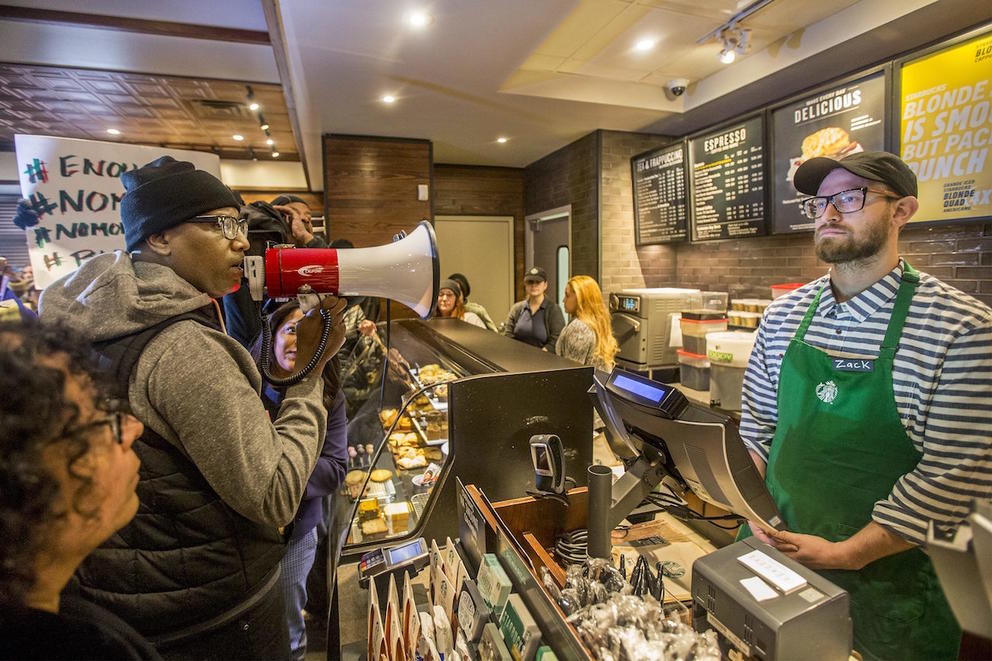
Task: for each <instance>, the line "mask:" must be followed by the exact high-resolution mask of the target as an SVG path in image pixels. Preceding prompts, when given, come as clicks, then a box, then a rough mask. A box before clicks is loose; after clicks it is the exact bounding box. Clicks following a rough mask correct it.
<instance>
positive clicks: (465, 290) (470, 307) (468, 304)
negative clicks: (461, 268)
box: [448, 273, 499, 333]
mask: <svg viewBox="0 0 992 661" xmlns="http://www.w3.org/2000/svg"><path fill="white" fill-rule="evenodd" d="M448 280H454V281H455V282H457V283H458V286H459V287H461V288H462V298H463V299H464V301H463V302H464V303H465V312H472V313H473V314H475V315H476V316H477V317H479V319H482V323H484V324H485V325H486V328H488V329H489V330H491V331H493V332H494V333H497V332H499V329H498V328H496V323H495V322H494V321H493V319H492V317H490V316H489V312H488V311H487V310H486V308H485V307H484V306H482V305H480V304H479V303H473V302H472V301H470V300H468V296H469V294H470V293H471V291H472V288H471V287H470V286H469V284H468V278H466V277H465V276H464V275H462V274H461V273H452V274H451V275H449V276H448Z"/></svg>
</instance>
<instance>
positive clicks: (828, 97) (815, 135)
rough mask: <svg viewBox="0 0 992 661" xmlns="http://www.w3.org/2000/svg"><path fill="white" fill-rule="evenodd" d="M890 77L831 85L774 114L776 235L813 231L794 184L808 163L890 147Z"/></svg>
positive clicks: (877, 76) (773, 165)
mask: <svg viewBox="0 0 992 661" xmlns="http://www.w3.org/2000/svg"><path fill="white" fill-rule="evenodd" d="M884 120H885V73H884V72H881V71H880V72H878V73H877V74H873V75H871V76H868V77H865V78H861V79H858V80H854V81H851V82H848V83H845V84H843V85H838V86H835V87H830V88H827V89H824V90H821V91H819V92H817V93H816V94H812V95H810V96H807V97H805V98H803V99H800V100H799V101H796V102H794V103H791V104H789V105H787V106H783V107H781V108H778V109H777V110H774V111H773V112H772V159H773V160H772V232H773V233H774V234H787V233H790V232H802V231H805V230H812V229H813V221H811V220H808V219H807V218H806V217H805V216H804V215H803V214H802V211H801V210H800V208H799V200H800V199H802V198H803V197H806V195H804V194H800V193H798V192H797V191H796V189H795V187H794V186H793V185H792V176H793V175H794V174H795V172H796V169H798V168H799V166H800V165H802V164H803V162H805V161H807V160H809V159H811V158H815V157H817V156H827V157H830V158H837V159H840V158H843V157H844V156H847V155H848V154H855V153H857V152H861V151H881V150H883V149H884V148H885V131H886V126H885V121H884Z"/></svg>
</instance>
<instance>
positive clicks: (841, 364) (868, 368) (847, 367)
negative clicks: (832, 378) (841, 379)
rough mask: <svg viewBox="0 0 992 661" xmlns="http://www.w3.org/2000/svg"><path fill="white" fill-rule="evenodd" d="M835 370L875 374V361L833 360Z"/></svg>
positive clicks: (858, 359) (859, 359)
mask: <svg viewBox="0 0 992 661" xmlns="http://www.w3.org/2000/svg"><path fill="white" fill-rule="evenodd" d="M831 360H833V362H834V369H835V370H839V371H841V372H874V371H875V361H874V360H864V359H861V358H857V359H852V358H832V359H831Z"/></svg>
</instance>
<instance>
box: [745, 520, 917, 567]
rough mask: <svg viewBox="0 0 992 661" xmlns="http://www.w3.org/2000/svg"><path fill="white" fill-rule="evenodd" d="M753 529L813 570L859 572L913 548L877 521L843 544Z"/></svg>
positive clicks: (757, 535)
mask: <svg viewBox="0 0 992 661" xmlns="http://www.w3.org/2000/svg"><path fill="white" fill-rule="evenodd" d="M751 530H752V532H753V533H754V536H755V537H757V538H758V539H759V540H761V541H762V542H765V543H766V544H768V545H770V546H773V547H775V548H776V549H778V550H779V551H781V552H782V553H784V554H785V555H787V556H789V557H790V558H792V559H793V560H795V561H796V562H801V563H802V564H804V565H805V566H807V567H809V568H810V569H851V570H858V569H862V568H864V567H865V565H867V564H869V563H871V562H874V561H875V560H878V559H879V558H884V557H886V556H889V555H893V554H895V553H899V552H901V551H905V550H907V549H910V548H912V547H913V545H912V544H911V543H909V542H907V541H906V540H905V539H903V538H902V537H899V536H898V535H896V534H895V533H893V532H890V531H889V530H887V529H886V528H883V527H882V526H880V525H878V524H877V523H875V522H874V521H872V522H870V523H868V525H866V526H865V527H864V528H862V529H861V530H859V531H858V532H857V533H855V534H854V535H852V536H851V537H849V538H848V539H845V540H843V541H840V542H830V541H827V540H826V539H824V538H823V537H818V536H816V535H804V534H802V533H797V532H789V531H787V530H782V531H775V533H774V535H769V534H768V533H765V532H764V531H762V530H761V529H760V528H757V527H756V525H755V524H752V527H751Z"/></svg>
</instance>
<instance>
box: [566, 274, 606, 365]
mask: <svg viewBox="0 0 992 661" xmlns="http://www.w3.org/2000/svg"><path fill="white" fill-rule="evenodd" d="M562 304H563V305H564V306H565V312H567V313H568V314H569V316H571V317H572V321H570V322H569V324H568V326H565V330H563V331H562V332H561V337H559V338H558V344H557V345H556V346H555V352H556V353H557V354H558V355H559V356H564V357H565V358H569V359H571V360H574V361H575V362H577V363H582V364H583V365H592V366H593V367H595V368H596V369H598V370H604V371H607V372H609V371H610V370H612V369H613V357H614V356H616V355H617V350H618V348H617V341H616V339H615V338H614V337H613V326H612V324H611V323H610V313H609V311H608V310H607V309H606V304H604V303H603V292H602V291H600V289H599V285H598V284H596V281H595V280H593V279H592V278H590V277H589V276H587V275H576V276H573V277H571V278H569V280H568V283H567V284H566V285H565V298H564V300H563V301H562Z"/></svg>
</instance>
